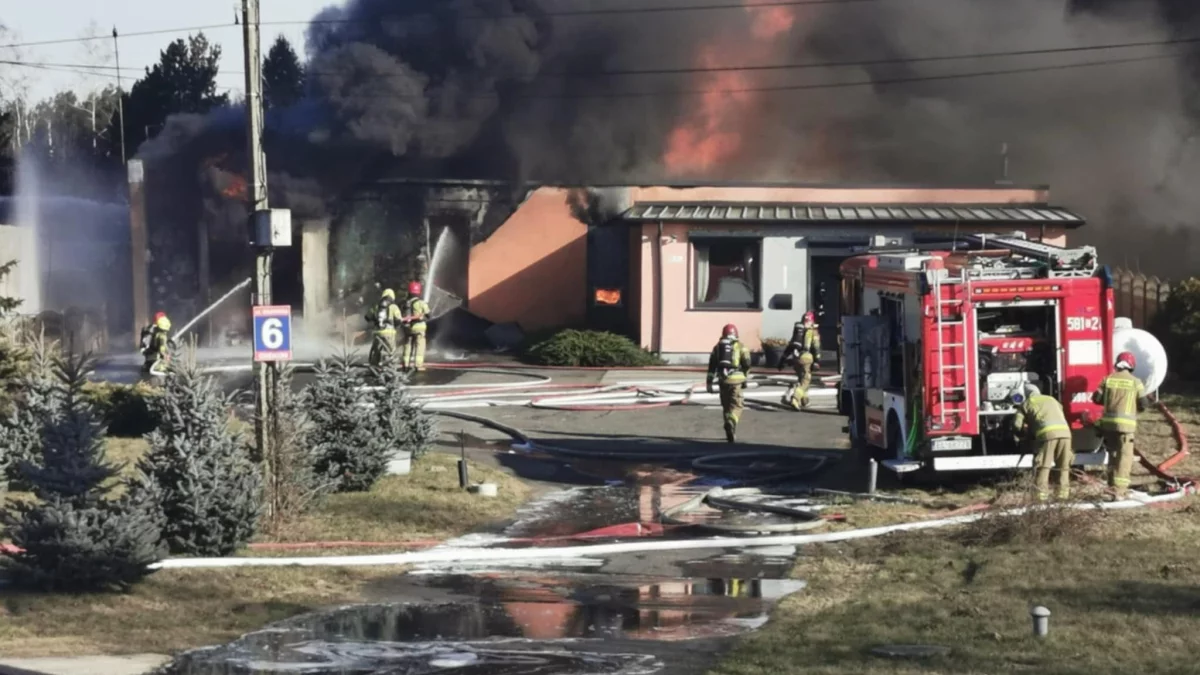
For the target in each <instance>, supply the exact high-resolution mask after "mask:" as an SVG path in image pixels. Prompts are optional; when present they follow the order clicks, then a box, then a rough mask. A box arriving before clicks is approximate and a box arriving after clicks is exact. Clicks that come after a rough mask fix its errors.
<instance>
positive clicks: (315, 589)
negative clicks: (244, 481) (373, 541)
mask: <svg viewBox="0 0 1200 675" xmlns="http://www.w3.org/2000/svg"><path fill="white" fill-rule="evenodd" d="M398 573H400V570H399V569H397V568H351V569H336V568H319V569H317V568H302V567H291V568H282V567H280V568H269V567H265V568H257V569H241V570H238V569H228V570H164V571H161V572H158V573H156V574H154V575H152V576H151V577H150V578H148V579H147V580H146V581H144V582H143V583H141V584H139V585H138V586H137V587H136V588H135V589H134V590H133V591H132V592H130V593H128V594H124V595H116V594H104V595H66V594H62V595H49V594H48V595H41V594H29V593H20V592H16V591H12V590H10V589H5V590H4V591H3V592H2V593H0V654H3V655H4V656H6V657H12V658H19V657H36V656H81V655H85V654H134V653H140V652H153V653H159V654H172V653H175V652H177V651H180V650H184V649H189V648H193V647H201V646H205V645H210V644H219V643H223V642H227V641H229V640H232V639H234V638H236V637H238V636H239V635H242V634H244V633H246V632H248V631H251V630H255V629H257V628H261V627H262V626H263V625H265V624H267V623H270V622H272V621H278V620H280V619H284V618H287V617H289V616H294V615H296V614H301V613H304V612H308V611H311V610H314V609H319V608H322V607H326V606H330V605H338V604H342V603H348V602H356V601H362V600H367V599H370V598H368V597H367V596H365V595H364V584H366V583H367V582H370V581H372V580H375V579H380V578H384V577H388V576H394V575H396V574H398Z"/></svg>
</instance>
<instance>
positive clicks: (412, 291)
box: [408, 281, 421, 295]
mask: <svg viewBox="0 0 1200 675" xmlns="http://www.w3.org/2000/svg"><path fill="white" fill-rule="evenodd" d="M408 294H409V295H420V294H421V282H419V281H410V282H408Z"/></svg>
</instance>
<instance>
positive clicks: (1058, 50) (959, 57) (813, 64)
mask: <svg viewBox="0 0 1200 675" xmlns="http://www.w3.org/2000/svg"><path fill="white" fill-rule="evenodd" d="M1197 43H1200V37H1189V38H1173V39H1166V40H1145V41H1139V42H1114V43H1108V44H1100V45H1080V46H1072V47H1045V48H1040V49H1019V50H1006V51H993V52H974V53H968V54H946V55H940V56H915V57H909V58H903V57H902V58H895V57H893V58H886V59H861V60H849V61H808V62H799V63H775V64H748V65H735V66H696V67H680V68H644V69H643V68H639V69H629V70H597V71H564V72H547V73H542V75H544V76H554V77H609V76H625V75H686V74H699V73H721V72H761V71H780V70H811V69H816V68H849V67H864V66H887V65H907V64H914V63H936V62H948V61H964V60H971V59H990V58H1005V57H1019V56H1047V55H1051V54H1072V53H1085V52H1095V51H1107V50H1114V49H1135V48H1140V47H1169V46H1178V45H1188V44H1197ZM0 64H5V65H13V66H21V65H27V66H31V67H32V66H38V65H40V66H53V67H62V68H86V69H96V70H116V68H115V67H114V66H101V65H87V64H75V63H45V62H29V61H2V60H0ZM121 70H124V71H140V70H141V69H139V68H122V69H121ZM309 72H313V71H309ZM316 72H317V74H321V73H320V71H316ZM221 73H222V74H229V75H240V74H243V73H242V71H238V70H221Z"/></svg>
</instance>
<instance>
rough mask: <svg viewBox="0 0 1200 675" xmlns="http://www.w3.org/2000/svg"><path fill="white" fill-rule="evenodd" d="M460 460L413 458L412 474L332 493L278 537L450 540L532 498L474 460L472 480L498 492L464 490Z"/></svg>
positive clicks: (299, 539) (440, 456)
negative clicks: (368, 487) (494, 494)
mask: <svg viewBox="0 0 1200 675" xmlns="http://www.w3.org/2000/svg"><path fill="white" fill-rule="evenodd" d="M456 461H457V460H456V459H455V458H454V457H451V456H448V455H443V454H440V453H430V454H428V455H425V456H424V457H422V458H421V459H419V460H416V461H414V462H413V469H412V474H410V475H408V476H389V477H386V478H384V479H382V480H380V481H379V482H378V483H377V484H376V485H375V487H374V488H373V489H372V490H371V491H370V492H366V493H350V494H337V495H331V496H329V497H327V498H325V499H324V500H323V501H322V502H321V503H320V504H319V506H318V507H317V508H316V509H315V510H314V511H313V512H312V513H311V514H309V515H306V516H304V517H303V518H301V519H300V520H298V521H297V522H295V523H293V524H292V525H291V526H289V527H288V528H287V529H286V530H285V531H284V532H283V533H282V534H281V535H280V536H279V537H276V539H275V540H276V541H285V542H304V541H347V540H350V541H385V542H386V541H407V540H413V539H445V538H447V537H452V536H456V535H459V534H463V533H464V532H468V531H471V530H475V529H478V528H481V527H484V526H487V525H491V524H494V523H496V522H498V521H501V520H503V519H505V518H507V517H509V516H511V515H512V513H513V512H514V511H515V510H516V508H517V507H518V506H520V505H521V503H523V502H524V501H525V500H526V499H527V498H528V496H529V492H530V490H529V487H528V486H526V485H525V484H524V483H522V482H521V481H519V480H517V479H516V478H513V477H512V476H510V475H508V474H506V473H503V472H501V471H497V470H495V469H490V468H486V467H480V466H477V465H474V464H472V465H470V469H469V474H470V477H471V480H472V481H473V482H480V481H486V482H491V483H496V484H497V487H498V496H497V497H495V498H484V497H479V496H476V495H473V494H469V493H467V492H465V491H463V490H460V489H459V487H458V468H457V464H456ZM364 552H367V551H364V550H360V551H359V553H364ZM291 555H295V553H292V554H291Z"/></svg>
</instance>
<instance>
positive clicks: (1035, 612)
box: [1029, 606, 1050, 638]
mask: <svg viewBox="0 0 1200 675" xmlns="http://www.w3.org/2000/svg"><path fill="white" fill-rule="evenodd" d="M1029 616H1030V617H1031V618H1032V619H1033V634H1034V636H1035V637H1040V638H1044V637H1046V636H1047V635H1049V634H1050V610H1048V609H1046V608H1045V607H1041V606H1038V607H1034V608H1032V609H1030V610H1029Z"/></svg>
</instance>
